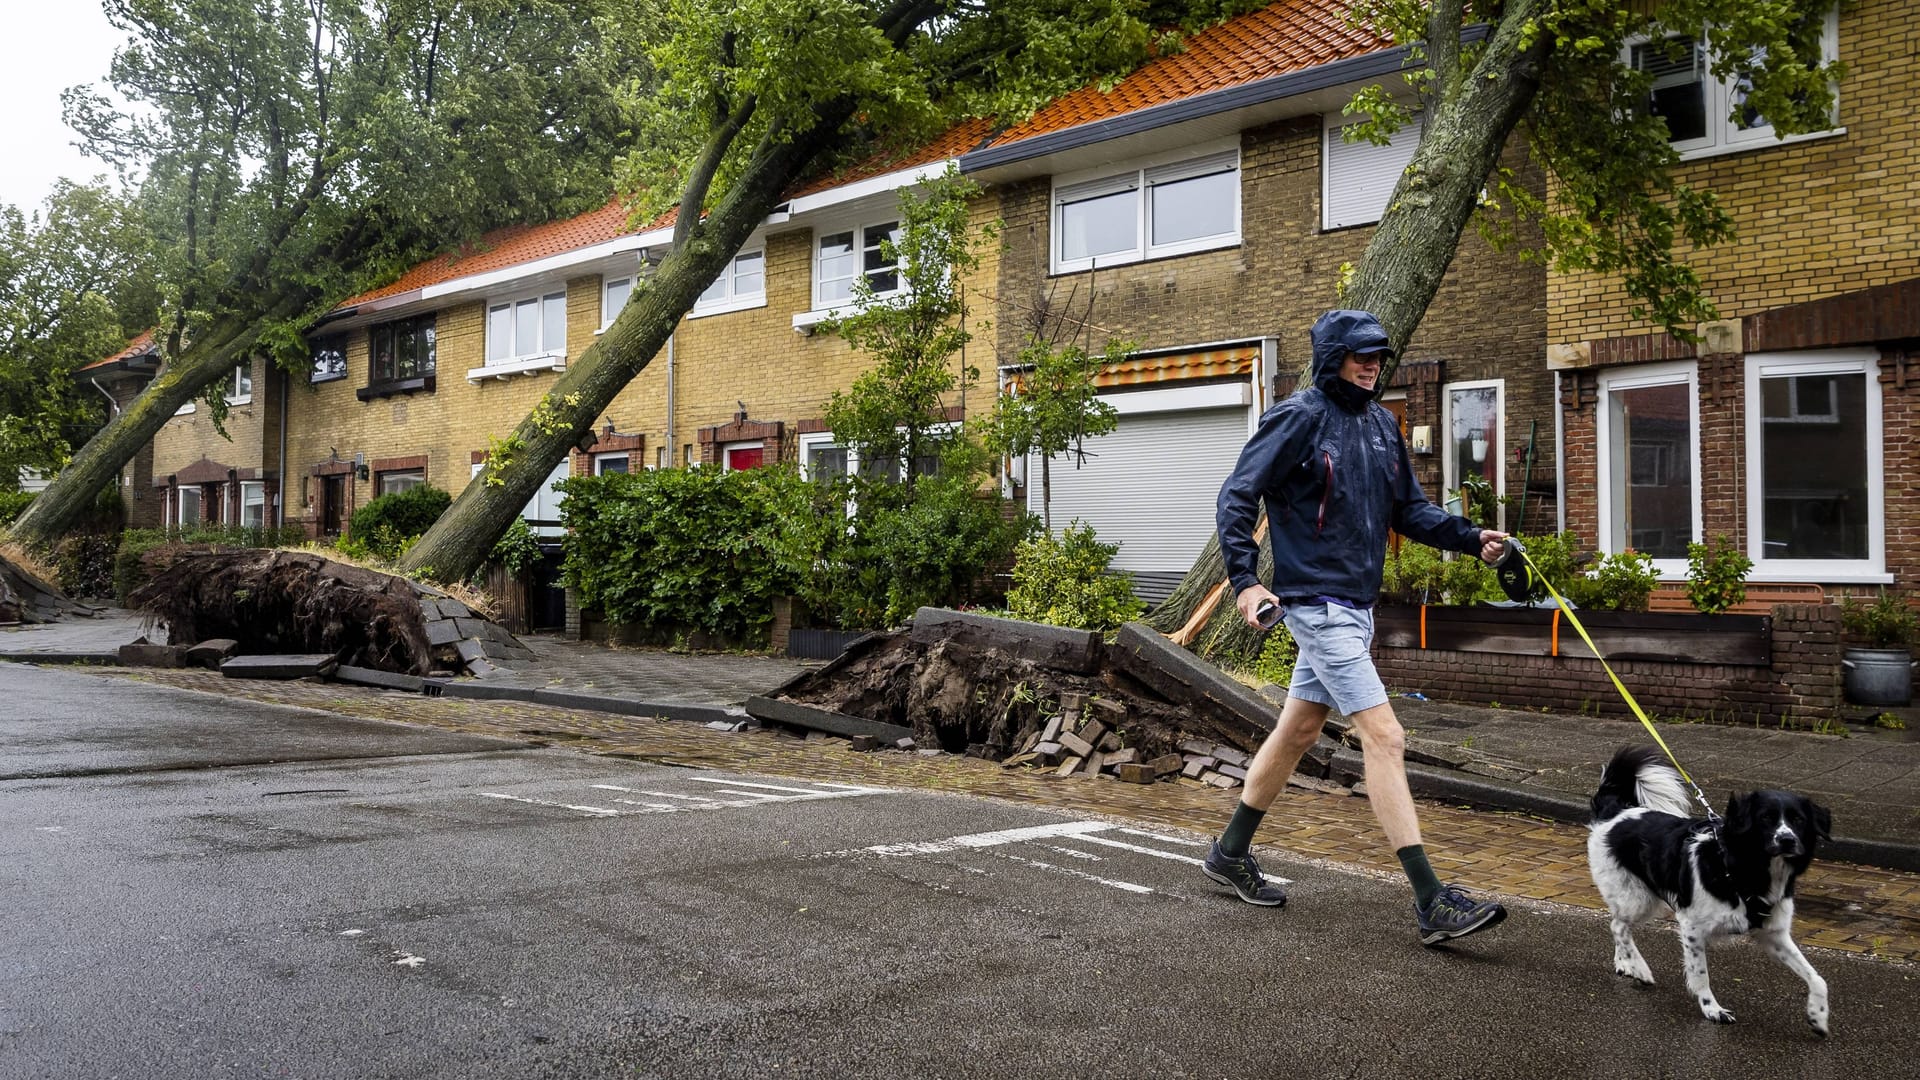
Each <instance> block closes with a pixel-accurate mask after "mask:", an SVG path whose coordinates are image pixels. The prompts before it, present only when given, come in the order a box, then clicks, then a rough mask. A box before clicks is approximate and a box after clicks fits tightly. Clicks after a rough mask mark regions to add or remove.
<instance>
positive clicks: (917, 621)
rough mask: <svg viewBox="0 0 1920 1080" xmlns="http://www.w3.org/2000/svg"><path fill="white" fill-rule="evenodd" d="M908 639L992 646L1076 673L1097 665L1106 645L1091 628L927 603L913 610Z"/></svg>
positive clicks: (1096, 668) (1092, 670) (1090, 670)
mask: <svg viewBox="0 0 1920 1080" xmlns="http://www.w3.org/2000/svg"><path fill="white" fill-rule="evenodd" d="M913 640H915V641H918V642H921V643H922V644H926V645H932V644H934V643H936V642H948V643H950V644H952V645H955V646H959V647H961V648H967V649H998V650H1000V651H1001V652H1004V653H1007V654H1009V655H1012V656H1018V657H1022V658H1024V659H1027V660H1032V661H1034V662H1035V663H1037V664H1042V665H1044V666H1046V667H1050V668H1054V669H1056V670H1058V671H1071V672H1075V673H1077V674H1081V675H1088V674H1093V673H1095V672H1097V671H1099V670H1100V662H1101V658H1102V656H1103V654H1104V653H1105V651H1106V646H1105V644H1104V643H1103V642H1102V640H1101V636H1100V634H1098V633H1096V632H1094V631H1090V630H1069V629H1067V628H1066V627H1062V626H1048V625H1046V624H1044V623H1030V622H1021V621H1019V620H1017V619H998V618H994V617H993V616H991V615H975V614H973V613H972V612H968V611H948V610H946V609H944V608H931V607H923V608H921V609H920V610H919V611H917V612H915V613H914V615H913Z"/></svg>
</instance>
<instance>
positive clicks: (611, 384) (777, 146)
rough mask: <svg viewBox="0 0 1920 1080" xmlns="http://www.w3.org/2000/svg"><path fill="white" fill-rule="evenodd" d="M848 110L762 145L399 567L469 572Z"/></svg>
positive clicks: (446, 576) (443, 576)
mask: <svg viewBox="0 0 1920 1080" xmlns="http://www.w3.org/2000/svg"><path fill="white" fill-rule="evenodd" d="M850 111H851V107H850V106H848V107H842V108H838V112H837V113H836V112H835V111H834V110H832V109H829V110H823V113H822V115H821V116H820V117H819V119H818V121H817V122H816V123H815V124H814V126H813V127H812V128H811V129H810V130H809V131H807V132H806V133H803V134H799V135H796V136H795V137H793V138H792V139H790V140H786V141H778V140H773V141H770V142H769V143H763V145H762V147H761V149H760V150H759V151H758V152H757V153H756V155H755V157H754V159H753V161H752V162H751V163H750V164H749V165H748V166H747V169H746V172H745V173H744V174H743V175H742V176H741V177H740V178H739V179H738V180H737V181H735V183H734V185H733V187H732V189H731V190H730V191H729V192H728V194H727V196H726V198H725V199H724V200H723V201H722V202H721V203H720V205H719V206H717V207H715V208H714V210H713V212H712V213H711V214H709V215H708V217H707V219H706V221H705V222H704V223H703V224H702V225H701V226H700V228H699V229H698V230H695V231H694V233H693V235H692V237H691V238H690V239H689V241H688V242H687V243H686V244H685V245H683V246H681V247H679V248H676V249H675V250H674V251H673V252H672V253H671V254H669V255H668V256H667V259H666V261H665V262H663V263H661V264H660V268H659V270H658V272H656V273H655V274H654V275H653V277H652V278H650V279H645V280H644V283H643V285H642V286H641V287H640V288H638V289H636V290H635V293H634V295H633V296H632V297H631V298H630V299H629V300H628V302H627V306H626V307H625V308H623V309H621V311H620V315H619V317H618V318H616V319H615V320H614V322H613V325H612V326H610V327H608V328H607V331H606V333H604V334H602V335H601V336H600V339H599V340H598V341H595V342H594V343H593V344H592V345H591V346H589V347H588V348H587V350H586V351H585V352H583V353H581V354H580V357H579V359H578V360H574V361H571V362H569V363H568V364H567V370H566V373H565V374H563V375H561V376H560V378H559V380H558V381H557V382H555V383H554V386H553V389H552V390H550V391H549V392H548V393H547V395H546V397H545V398H544V399H543V404H544V405H545V407H546V408H545V410H544V411H545V412H546V417H545V419H544V421H543V420H542V418H541V417H540V415H539V413H540V411H541V410H536V413H535V414H534V415H530V416H528V417H527V418H526V419H524V420H522V421H521V422H520V424H519V426H518V427H516V428H514V430H513V435H512V436H511V437H510V438H509V439H508V440H507V441H508V442H509V443H510V444H512V443H516V442H517V446H516V449H515V453H514V457H513V459H512V460H511V461H510V462H508V463H507V464H506V465H505V466H504V467H502V468H500V469H499V470H498V471H496V470H494V469H492V468H489V469H488V470H487V471H486V472H485V474H483V475H484V478H483V479H477V480H476V481H475V482H473V483H470V484H468V485H467V487H466V490H464V491H462V492H461V493H460V496H459V497H458V498H456V499H455V500H454V501H453V505H452V506H450V507H448V508H447V511H446V513H444V514H442V515H440V520H438V521H436V522H434V524H433V527H432V528H431V529H428V530H427V532H426V535H424V536H422V537H421V538H420V540H419V542H418V543H416V544H414V546H413V547H412V548H411V549H409V550H408V552H407V554H406V555H405V556H404V557H402V559H401V561H400V567H401V569H402V570H404V571H406V572H407V573H412V574H424V575H426V576H429V577H434V578H437V579H439V580H441V581H457V580H461V579H464V578H466V577H469V576H471V575H472V574H473V572H474V571H475V570H477V569H478V568H479V567H480V565H481V564H482V563H483V562H485V561H486V557H487V553H488V552H489V551H491V550H492V549H493V545H494V542H495V541H497V540H499V538H500V536H501V534H502V533H504V532H506V530H507V527H508V526H509V525H511V524H513V519H514V518H515V517H517V516H519V514H520V511H521V508H522V507H524V506H526V504H527V500H529V499H531V498H533V496H534V494H535V493H536V492H538V491H539V490H540V485H541V484H542V483H544V482H545V480H546V477H547V475H548V474H549V473H550V472H552V470H553V467H554V466H555V465H556V464H558V463H559V462H561V461H562V460H564V459H565V458H566V456H567V455H568V453H570V452H571V451H572V450H574V449H575V448H576V447H578V446H579V445H580V444H581V442H582V440H584V439H586V437H587V435H588V434H589V433H590V432H592V430H593V426H594V422H595V421H596V420H597V419H598V418H599V417H600V416H601V415H602V414H604V413H605V412H606V410H607V406H608V405H610V404H612V402H613V399H614V397H615V396H616V395H618V394H619V393H620V391H621V390H623V389H625V388H626V386H627V384H628V383H630V382H632V381H633V379H634V377H635V376H637V375H639V374H640V372H641V371H642V370H643V369H645V368H646V366H647V365H648V364H649V363H651V362H652V360H653V357H654V355H655V354H656V353H658V352H659V351H660V348H661V346H663V345H665V344H666V341H667V337H668V335H670V334H672V333H673V330H674V327H675V326H677V325H678V324H679V321H680V317H681V316H683V315H685V314H686V313H687V311H688V310H690V309H691V308H692V307H693V302H694V300H695V299H696V298H698V297H699V295H700V293H701V292H703V291H705V289H706V288H707V286H708V285H711V284H712V283H713V280H714V278H716V277H718V276H719V275H720V271H721V270H722V269H723V268H724V267H725V266H726V265H727V263H728V262H729V261H730V260H731V259H732V258H733V256H734V253H735V252H736V251H738V250H739V248H740V245H741V244H743V243H745V242H746V239H747V237H748V236H749V235H751V234H752V232H753V230H754V228H755V227H756V226H758V225H759V224H760V223H761V222H762V221H765V220H766V217H767V215H768V214H769V213H771V212H772V210H773V208H774V206H775V205H776V204H777V203H778V202H779V199H780V195H781V194H782V193H783V192H784V191H785V190H786V189H787V188H788V186H790V185H791V184H792V182H793V181H794V180H795V179H797V178H798V177H799V176H800V174H801V173H802V172H803V171H804V170H805V169H806V168H807V166H808V165H809V164H811V163H812V162H813V160H814V159H815V158H816V157H817V156H819V154H820V153H821V152H822V151H824V150H825V149H826V148H827V147H828V145H829V144H830V143H831V141H832V140H833V139H834V138H836V137H837V133H838V132H839V130H840V127H841V125H842V123H843V122H844V121H845V119H846V114H847V113H849V112H850Z"/></svg>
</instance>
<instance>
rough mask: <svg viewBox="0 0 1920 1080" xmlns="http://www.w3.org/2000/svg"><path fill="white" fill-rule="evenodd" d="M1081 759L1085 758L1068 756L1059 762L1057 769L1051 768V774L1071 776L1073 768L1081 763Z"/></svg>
mask: <svg viewBox="0 0 1920 1080" xmlns="http://www.w3.org/2000/svg"><path fill="white" fill-rule="evenodd" d="M1083 760H1085V759H1083V758H1077V757H1070V758H1068V759H1067V760H1065V761H1063V762H1061V763H1060V767H1059V768H1058V769H1055V770H1053V775H1055V776H1072V775H1073V770H1075V769H1077V768H1079V767H1080V763H1081V762H1082V761H1083Z"/></svg>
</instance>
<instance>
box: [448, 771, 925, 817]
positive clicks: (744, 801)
mask: <svg viewBox="0 0 1920 1080" xmlns="http://www.w3.org/2000/svg"><path fill="white" fill-rule="evenodd" d="M687 779H689V780H698V781H700V782H701V783H706V784H718V785H725V786H723V787H720V788H719V789H718V793H719V794H725V795H732V796H735V798H733V799H724V800H723V799H710V798H708V797H707V796H705V795H677V794H674V793H673V792H670V791H649V790H646V789H644V788H629V787H622V786H620V785H619V784H593V785H590V786H592V787H593V788H595V789H597V790H600V791H618V792H623V793H625V794H629V795H652V796H655V797H657V798H662V799H679V800H684V801H685V802H686V803H687V804H689V805H684V806H683V805H679V804H677V803H656V802H645V801H641V800H636V799H614V800H613V801H614V802H615V803H618V804H620V805H621V806H629V807H633V809H631V810H627V809H617V808H615V807H609V806H591V805H585V804H580V803H568V802H560V801H557V800H554V799H538V798H534V797H532V796H528V795H509V794H507V793H505V792H500V791H483V792H480V794H481V795H482V796H483V797H485V798H489V799H506V800H508V801H511V802H520V803H527V804H529V805H532V806H551V807H554V808H556V809H560V810H571V811H573V812H575V813H578V814H590V815H592V816H594V817H628V816H631V815H635V814H673V813H679V812H681V811H685V810H727V809H738V808H740V807H746V806H765V805H767V804H768V803H785V802H814V801H817V800H821V799H855V798H860V797H862V796H866V795H888V794H891V793H892V791H891V789H889V788H876V787H862V786H861V785H859V784H826V783H823V784H821V785H820V787H788V786H785V785H781V784H761V783H756V782H754V781H750V780H734V779H729V778H727V777H723V776H690V777H688V778H687ZM822 787H824V788H826V789H827V790H824V791H823V790H821V788H822ZM747 788H757V789H764V790H753V791H749V790H743V789H747Z"/></svg>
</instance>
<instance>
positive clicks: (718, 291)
mask: <svg viewBox="0 0 1920 1080" xmlns="http://www.w3.org/2000/svg"><path fill="white" fill-rule="evenodd" d="M891 287H893V288H898V287H899V286H898V282H897V279H896V281H895V283H894V284H893V285H892V286H891ZM874 291H876V292H878V291H880V287H879V286H878V285H875V286H874ZM766 302H767V253H766V250H765V249H764V248H762V249H759V250H755V251H743V252H741V253H740V254H738V255H735V256H734V257H733V260H732V261H731V262H729V263H727V268H726V269H724V270H722V271H720V276H719V277H717V278H715V279H714V281H713V284H711V285H709V286H707V291H706V292H703V293H701V294H700V298H699V299H698V300H695V301H694V302H693V314H695V315H717V314H720V313H721V312H723V311H740V310H742V309H745V308H752V307H762V306H765V304H766Z"/></svg>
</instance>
